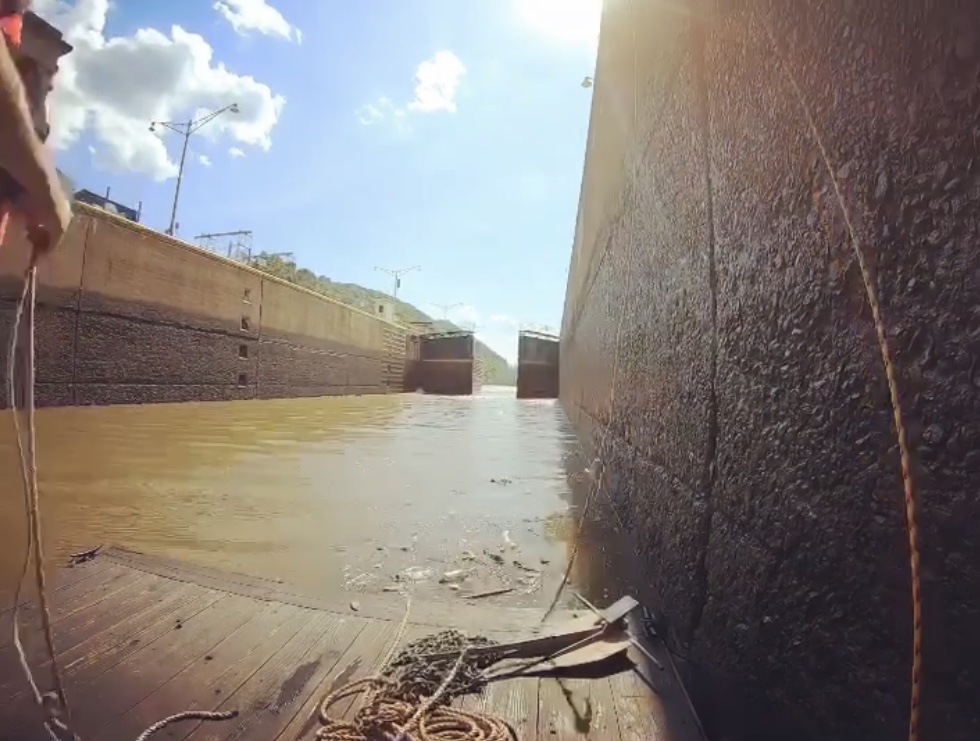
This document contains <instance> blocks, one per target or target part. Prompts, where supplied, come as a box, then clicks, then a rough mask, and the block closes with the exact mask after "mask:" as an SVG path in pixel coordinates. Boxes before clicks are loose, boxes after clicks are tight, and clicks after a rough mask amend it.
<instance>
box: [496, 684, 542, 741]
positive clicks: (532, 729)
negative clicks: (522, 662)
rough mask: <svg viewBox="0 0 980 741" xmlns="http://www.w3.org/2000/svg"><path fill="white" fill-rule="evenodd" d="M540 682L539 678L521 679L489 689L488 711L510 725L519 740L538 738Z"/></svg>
mask: <svg viewBox="0 0 980 741" xmlns="http://www.w3.org/2000/svg"><path fill="white" fill-rule="evenodd" d="M540 681H541V680H539V679H538V678H537V677H519V678H516V679H507V680H503V681H501V682H494V683H493V684H491V685H489V686H488V687H487V691H488V692H489V698H488V702H487V706H486V707H487V710H488V711H489V712H490V713H492V714H493V715H497V716H499V717H501V718H503V719H504V720H506V721H507V722H508V723H510V725H511V727H512V728H513V729H514V731H515V732H516V733H517V738H518V739H528V741H531V740H532V739H534V738H536V736H537V732H538V687H539V684H540Z"/></svg>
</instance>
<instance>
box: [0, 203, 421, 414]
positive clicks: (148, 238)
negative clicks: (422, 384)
mask: <svg viewBox="0 0 980 741" xmlns="http://www.w3.org/2000/svg"><path fill="white" fill-rule="evenodd" d="M75 209H76V214H75V218H74V219H73V221H72V223H71V226H70V228H69V231H68V234H67V236H66V237H65V239H64V241H63V243H62V244H61V245H60V246H59V248H58V251H57V253H56V254H55V255H54V256H53V257H52V258H50V259H48V260H45V261H44V262H43V263H42V264H41V267H40V270H39V289H38V310H37V340H36V346H37V352H38V360H37V380H38V387H37V399H38V403H40V404H46V405H68V404H115V403H144V402H171V401H191V400H193V401H210V400H220V399H246V398H256V397H261V398H267V397H281V396H319V395H330V394H359V393H385V392H387V391H400V390H401V384H402V379H401V374H402V372H403V369H404V347H405V344H404V343H405V332H404V330H402V329H401V328H399V327H398V326H396V325H393V324H390V323H388V322H384V321H382V320H380V319H377V318H375V317H373V316H371V315H369V314H366V313H364V312H361V311H358V310H357V309H353V308H352V307H348V306H345V305H343V304H340V303H337V302H335V301H332V300H330V299H326V298H324V297H322V296H319V295H317V294H315V293H312V292H310V291H306V290H305V289H302V288H299V287H297V286H293V285H291V284H288V283H286V282H284V281H280V280H278V279H276V278H272V277H270V276H266V275H264V274H263V273H261V272H259V271H257V270H253V269H251V268H248V267H246V266H244V265H241V264H239V263H235V262H232V261H230V260H226V259H224V258H222V257H219V256H217V255H215V254H213V253H210V252H207V251H204V250H200V249H198V248H196V247H192V246H190V245H187V244H185V243H183V242H179V241H177V240H174V239H170V238H168V237H166V236H164V235H162V234H159V233H157V232H153V231H150V230H148V229H145V228H143V227H140V226H138V225H135V224H132V223H131V222H127V221H125V220H123V219H120V218H118V217H115V216H112V215H110V214H108V213H105V212H103V211H101V210H99V209H95V208H91V207H88V206H85V205H82V204H76V205H75ZM18 231H19V230H18V229H16V228H14V229H11V232H12V234H11V236H10V237H9V238H8V243H6V244H4V245H3V248H2V249H0V320H2V325H0V341H2V342H3V343H4V347H6V343H7V338H8V337H9V331H10V328H11V325H12V322H13V315H14V302H15V301H16V297H17V295H18V294H19V291H20V286H21V276H22V275H23V271H24V268H25V267H26V263H27V255H28V248H27V246H26V244H25V243H24V241H23V239H22V238H21V237H20V236H19V235H18V234H17V232H18ZM4 372H5V370H4ZM4 393H5V392H4ZM4 401H5V403H6V398H5V397H4Z"/></svg>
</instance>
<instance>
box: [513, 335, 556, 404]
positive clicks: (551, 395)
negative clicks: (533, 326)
mask: <svg viewBox="0 0 980 741" xmlns="http://www.w3.org/2000/svg"><path fill="white" fill-rule="evenodd" d="M559 357H560V352H559V341H558V338H557V337H549V336H547V335H541V334H538V333H536V332H521V333H520V335H519V336H518V339H517V398H518V399H557V398H558V386H559V382H558V379H559Z"/></svg>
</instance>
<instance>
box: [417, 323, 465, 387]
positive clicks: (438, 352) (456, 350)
mask: <svg viewBox="0 0 980 741" xmlns="http://www.w3.org/2000/svg"><path fill="white" fill-rule="evenodd" d="M473 339H474V338H473V335H472V334H470V333H466V334H461V333H453V334H440V335H422V336H421V337H419V362H418V365H417V368H416V373H417V376H416V377H417V379H418V380H417V383H418V386H419V388H421V389H422V390H423V391H424V392H425V393H428V394H445V395H451V396H469V395H470V394H472V393H473V387H474V373H475V367H474V360H473V354H474V341H473Z"/></svg>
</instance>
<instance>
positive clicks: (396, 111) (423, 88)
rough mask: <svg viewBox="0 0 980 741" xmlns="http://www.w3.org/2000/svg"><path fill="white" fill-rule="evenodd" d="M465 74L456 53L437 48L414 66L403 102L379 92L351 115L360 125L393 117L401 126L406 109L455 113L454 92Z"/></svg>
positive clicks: (421, 111) (370, 124) (391, 119)
mask: <svg viewBox="0 0 980 741" xmlns="http://www.w3.org/2000/svg"><path fill="white" fill-rule="evenodd" d="M465 74H466V67H465V66H464V65H463V63H462V62H461V61H460V59H459V57H457V56H456V55H455V54H454V53H453V52H451V51H438V52H436V53H435V54H434V55H433V56H432V57H431V58H430V59H426V60H425V61H423V62H421V63H420V64H419V66H418V67H417V68H416V70H415V76H414V78H413V79H414V81H415V90H414V95H413V97H412V100H410V101H409V102H408V103H407V104H406V105H404V106H399V105H396V104H395V103H394V102H392V100H391V98H389V97H387V96H382V97H380V98H378V99H377V100H376V101H375V102H374V103H368V104H367V105H363V106H361V107H360V108H358V109H357V110H356V111H355V115H356V116H357V119H358V121H360V122H361V123H362V124H363V125H364V126H373V125H374V124H377V123H380V122H382V121H393V122H394V123H395V124H396V125H398V126H400V127H403V126H404V125H405V118H406V116H407V115H408V114H410V113H438V112H440V111H441V112H443V113H455V112H456V94H457V93H458V92H459V84H460V81H461V80H462V78H463V75H465Z"/></svg>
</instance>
